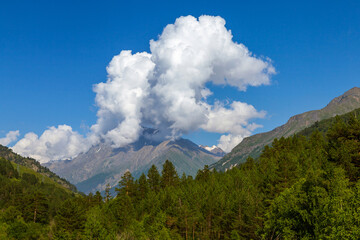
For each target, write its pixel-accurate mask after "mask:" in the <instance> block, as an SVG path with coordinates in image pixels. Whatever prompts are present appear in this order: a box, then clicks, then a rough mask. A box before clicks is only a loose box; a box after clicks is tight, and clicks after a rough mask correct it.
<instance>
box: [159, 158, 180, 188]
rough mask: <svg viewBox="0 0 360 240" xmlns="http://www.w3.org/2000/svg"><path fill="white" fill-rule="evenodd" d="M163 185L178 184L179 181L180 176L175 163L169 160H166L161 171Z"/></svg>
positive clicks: (163, 186)
mask: <svg viewBox="0 0 360 240" xmlns="http://www.w3.org/2000/svg"><path fill="white" fill-rule="evenodd" d="M161 175H162V176H161V187H162V188H165V187H168V186H176V185H177V184H178V183H179V176H178V174H177V172H176V170H175V167H174V165H173V164H172V162H170V161H169V160H166V161H165V163H164V165H163V170H162V172H161Z"/></svg>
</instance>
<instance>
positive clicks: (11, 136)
mask: <svg viewBox="0 0 360 240" xmlns="http://www.w3.org/2000/svg"><path fill="white" fill-rule="evenodd" d="M19 135H20V132H19V130H16V131H10V132H8V133H7V134H6V136H5V137H4V138H0V144H1V145H3V146H7V145H8V144H10V143H12V142H15V141H16V140H17V138H18V136H19Z"/></svg>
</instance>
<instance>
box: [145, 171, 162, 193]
mask: <svg viewBox="0 0 360 240" xmlns="http://www.w3.org/2000/svg"><path fill="white" fill-rule="evenodd" d="M147 176H148V183H149V187H150V189H151V190H152V191H155V192H158V191H159V190H160V178H161V177H160V173H159V171H158V169H157V167H156V166H155V165H152V166H151V168H150V169H149V171H148V174H147Z"/></svg>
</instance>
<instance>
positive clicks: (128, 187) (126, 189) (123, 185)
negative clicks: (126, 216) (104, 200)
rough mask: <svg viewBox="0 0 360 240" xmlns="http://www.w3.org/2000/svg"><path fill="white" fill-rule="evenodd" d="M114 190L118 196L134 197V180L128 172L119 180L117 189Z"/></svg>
mask: <svg viewBox="0 0 360 240" xmlns="http://www.w3.org/2000/svg"><path fill="white" fill-rule="evenodd" d="M115 190H116V191H117V192H118V194H120V195H126V196H129V197H133V196H134V195H135V192H136V189H135V184H134V178H133V176H132V175H131V173H130V171H129V170H127V171H126V172H125V173H124V175H123V176H122V177H121V180H120V182H119V188H115Z"/></svg>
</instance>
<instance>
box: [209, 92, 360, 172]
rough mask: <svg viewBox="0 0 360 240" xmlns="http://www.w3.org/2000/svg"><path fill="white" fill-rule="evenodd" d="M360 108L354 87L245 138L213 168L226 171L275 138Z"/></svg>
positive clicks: (257, 151) (254, 156) (359, 95)
mask: <svg viewBox="0 0 360 240" xmlns="http://www.w3.org/2000/svg"><path fill="white" fill-rule="evenodd" d="M357 108H360V88H358V87H354V88H352V89H350V90H349V91H347V92H346V93H344V94H343V95H341V96H339V97H336V98H334V99H333V100H332V101H331V102H330V103H329V104H328V105H327V106H326V107H324V108H323V109H320V110H314V111H309V112H305V113H302V114H298V115H295V116H293V117H291V118H290V119H289V120H288V122H287V123H286V124H284V125H282V126H280V127H277V128H275V129H274V130H272V131H270V132H265V133H259V134H256V135H253V136H250V137H247V138H245V139H244V140H243V141H242V142H241V143H240V144H238V145H237V146H236V147H235V148H234V149H233V150H232V151H231V152H230V153H228V154H226V155H225V156H224V157H223V158H222V159H220V161H218V162H217V163H215V164H213V165H212V166H211V168H215V169H217V170H220V171H226V170H227V169H230V168H232V167H234V166H236V165H238V164H241V163H243V162H245V161H246V159H247V158H248V157H249V156H251V157H253V158H257V157H259V156H260V154H261V152H262V150H263V148H264V147H265V146H266V145H270V144H271V143H272V141H273V140H274V139H275V138H281V137H289V136H291V135H293V134H295V133H298V132H300V131H301V130H303V129H305V128H307V127H310V126H311V125H313V124H314V123H315V122H317V121H321V120H323V119H327V118H331V117H334V116H336V115H342V114H345V113H348V112H351V111H353V110H355V109H357Z"/></svg>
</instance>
